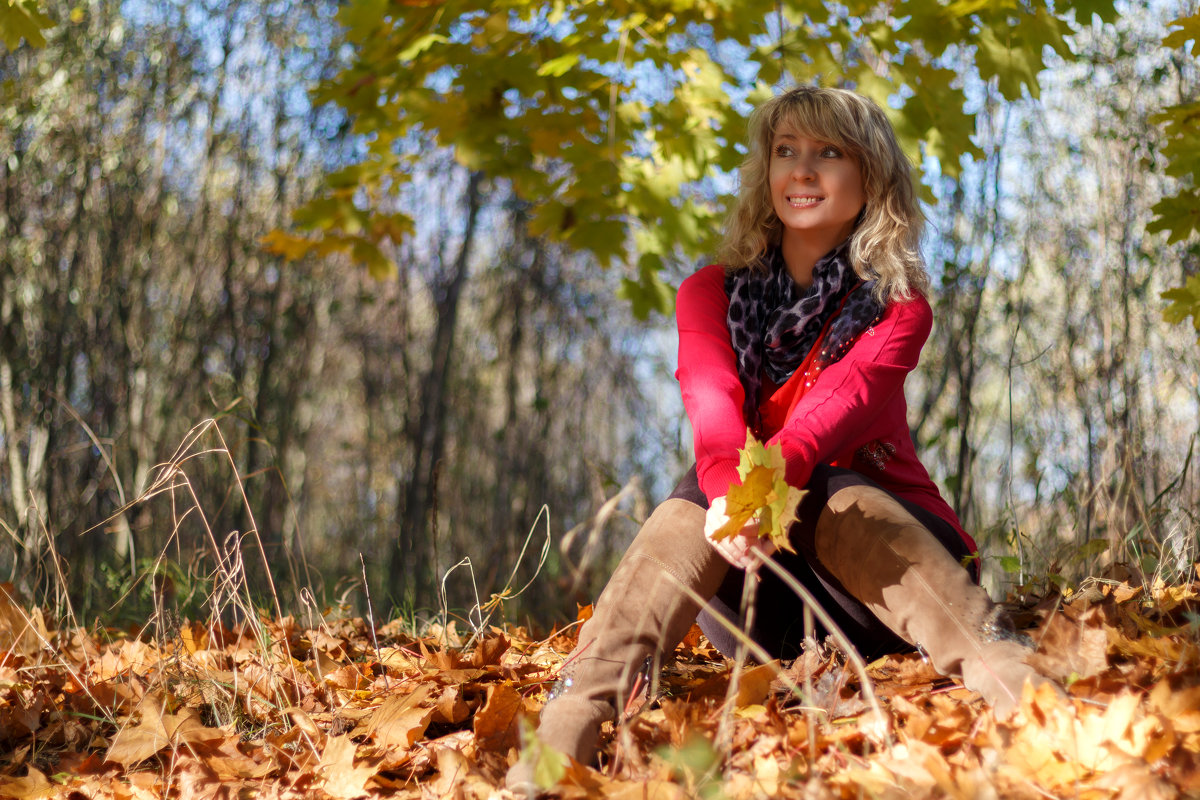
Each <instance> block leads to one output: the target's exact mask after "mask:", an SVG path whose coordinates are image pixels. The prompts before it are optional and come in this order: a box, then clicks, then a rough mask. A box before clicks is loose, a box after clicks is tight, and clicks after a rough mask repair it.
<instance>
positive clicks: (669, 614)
mask: <svg viewBox="0 0 1200 800" xmlns="http://www.w3.org/2000/svg"><path fill="white" fill-rule="evenodd" d="M704 518H705V510H704V509H703V508H701V507H700V506H698V505H695V504H694V503H690V502H688V501H687V500H682V499H678V498H673V499H670V500H667V501H666V502H664V503H663V504H662V505H660V506H658V508H656V509H655V510H654V513H653V514H651V515H650V518H649V519H648V520H647V521H646V524H645V525H643V526H642V529H641V531H640V532H639V533H638V535H637V537H636V538H635V539H634V541H633V544H632V545H630V547H629V550H628V551H626V553H625V555H624V557H623V558H622V559H621V562H620V564H619V565H618V566H617V569H616V571H615V572H614V573H613V576H612V578H610V579H609V582H608V585H607V586H606V587H605V589H604V591H603V592H602V593H601V595H600V599H599V600H597V601H596V605H595V610H594V613H593V615H592V617H591V619H589V620H588V621H587V622H585V623H584V625H583V628H582V630H581V631H580V633H579V642H578V644H577V645H576V647H575V650H574V652H572V654H571V656H570V658H569V659H568V662H567V665H566V666H565V667H564V669H563V675H564V681H563V682H564V684H568V683H569V685H568V686H566V688H565V689H564V690H563V692H562V693H561V694H560V695H559V696H558V697H556V698H555V699H553V700H551V701H550V702H549V703H547V704H546V707H545V708H544V709H543V710H542V714H541V720H540V723H539V725H538V731H537V735H538V738H539V739H541V740H542V742H544V743H545V744H547V745H549V746H550V747H553V748H554V749H555V750H559V751H561V752H564V753H566V754H568V755H570V756H571V757H573V758H574V759H575V760H576V761H580V762H582V763H584V764H587V763H589V762H590V761H591V760H592V758H593V757H594V755H595V750H596V742H597V739H598V737H599V733H600V726H601V725H602V724H603V723H604V722H605V721H606V720H610V719H613V718H614V716H615V715H616V713H617V711H618V710H619V709H621V708H623V707H624V704H625V701H626V699H627V695H628V693H629V691H630V689H631V686H632V684H633V682H634V677H635V675H636V674H637V673H638V672H639V671H640V670H641V669H642V667H643V664H644V663H645V661H646V659H647V658H649V659H651V663H652V666H653V667H657V666H658V663H659V662H661V659H662V657H663V656H664V655H666V654H669V653H671V652H672V651H674V649H675V646H676V645H677V644H679V642H680V641H681V640H682V639H683V637H684V635H685V634H686V633H687V632H688V629H689V628H690V627H691V624H692V622H694V621H695V619H696V614H697V612H698V611H699V606H698V605H697V603H695V602H694V601H693V600H691V599H690V598H689V597H688V596H687V594H686V593H684V592H683V591H682V590H680V588H679V585H680V584H681V585H683V586H686V587H688V588H690V589H691V590H692V591H694V592H695V593H696V594H697V595H699V596H700V597H704V598H707V597H711V596H712V595H713V593H715V592H716V590H717V587H718V586H719V585H720V583H721V579H722V578H723V577H724V575H725V572H726V570H727V569H728V566H727V564H726V563H725V561H724V560H723V559H722V558H721V556H720V555H719V554H718V553H717V551H716V550H714V549H713V547H712V546H711V545H710V544H709V543H708V541H707V540H706V539H705V538H704ZM672 578H673V579H674V580H672ZM676 581H678V584H677V583H676Z"/></svg>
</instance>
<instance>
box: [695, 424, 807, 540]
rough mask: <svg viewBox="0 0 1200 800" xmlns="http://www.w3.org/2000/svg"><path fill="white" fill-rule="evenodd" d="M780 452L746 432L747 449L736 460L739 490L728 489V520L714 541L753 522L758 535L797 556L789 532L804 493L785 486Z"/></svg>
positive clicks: (779, 449) (719, 529) (726, 498)
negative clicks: (756, 525)
mask: <svg viewBox="0 0 1200 800" xmlns="http://www.w3.org/2000/svg"><path fill="white" fill-rule="evenodd" d="M786 467H787V464H786V462H785V461H784V459H783V448H782V447H780V446H779V445H778V444H773V445H771V446H770V447H766V446H764V445H763V443H762V442H760V441H758V439H757V438H755V436H754V434H753V433H751V432H750V431H746V446H745V447H743V448H742V450H741V454H740V457H739V459H738V475H740V476H741V477H742V483H741V485H740V486H731V487H729V492H728V493H727V494H726V495H725V513H726V514H728V515H729V520H728V521H727V522H726V523H725V524H724V525H722V526H721V527H720V528H718V529H717V530H716V532H715V533H713V538H714V539H724V538H726V537H729V536H736V535H737V534H738V533H740V532H741V530H742V528H744V527H745V526H746V525H747V524H748V523H749V522H750V521H751V520H752V519H754V520H757V521H758V535H759V536H760V537H762V538H766V539H770V540H771V541H772V542H773V543H774V544H775V546H776V547H778V548H779V549H780V550H787V551H788V552H789V553H794V552H796V550H795V548H794V547H792V544H791V542H789V541H788V535H787V532H788V528H789V527H791V524H792V523H793V522H795V521H796V507H797V506H799V505H800V500H801V498H803V497H804V492H803V491H801V490H800V489H797V488H796V487H794V486H790V485H788V482H787V480H786V478H785V477H784V476H785V472H786Z"/></svg>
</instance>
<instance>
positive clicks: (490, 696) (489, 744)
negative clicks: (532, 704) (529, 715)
mask: <svg viewBox="0 0 1200 800" xmlns="http://www.w3.org/2000/svg"><path fill="white" fill-rule="evenodd" d="M523 707H524V701H523V700H522V699H521V695H520V694H519V693H518V692H517V690H516V689H514V688H512V687H511V686H509V685H508V684H506V683H498V684H494V685H492V686H490V687H488V693H487V702H485V703H484V704H483V708H481V709H479V711H477V712H476V713H475V738H476V740H477V741H478V742H479V746H480V747H482V748H486V749H489V750H501V751H503V750H507V749H508V748H510V747H514V746H515V745H516V744H517V741H518V739H519V735H518V734H519V732H518V729H517V720H518V719H519V715H520V712H521V710H522V708H523Z"/></svg>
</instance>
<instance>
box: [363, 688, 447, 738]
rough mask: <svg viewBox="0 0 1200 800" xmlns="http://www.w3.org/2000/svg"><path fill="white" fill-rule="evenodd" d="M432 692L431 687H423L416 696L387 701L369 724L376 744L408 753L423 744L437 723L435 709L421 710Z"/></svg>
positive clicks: (395, 697) (397, 697) (399, 696)
mask: <svg viewBox="0 0 1200 800" xmlns="http://www.w3.org/2000/svg"><path fill="white" fill-rule="evenodd" d="M430 691H431V687H430V685H429V684H422V685H421V686H420V687H418V688H417V690H416V691H414V692H413V693H412V694H408V695H394V696H392V697H389V698H388V699H387V700H385V701H384V703H383V705H381V706H380V707H379V710H378V711H376V712H375V713H374V714H373V715H371V719H370V722H369V723H368V730H369V732H370V733H371V734H372V735H373V736H374V739H375V742H376V743H377V744H379V745H380V746H382V747H387V748H392V747H397V748H404V749H407V748H409V747H412V746H413V745H414V744H416V743H417V742H418V741H420V740H421V738H422V737H423V736H424V735H425V729H426V728H428V727H429V722H430V721H431V720H432V719H433V709H432V708H421V706H420V704H421V703H423V702H424V701H425V699H426V698H427V697H428V696H429V693H430Z"/></svg>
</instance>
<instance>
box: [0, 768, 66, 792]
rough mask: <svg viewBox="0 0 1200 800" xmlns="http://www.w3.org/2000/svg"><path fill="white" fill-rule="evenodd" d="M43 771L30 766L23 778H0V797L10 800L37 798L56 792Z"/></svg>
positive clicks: (55, 788)
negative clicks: (9, 799)
mask: <svg viewBox="0 0 1200 800" xmlns="http://www.w3.org/2000/svg"><path fill="white" fill-rule="evenodd" d="M58 789H59V787H57V786H55V785H54V784H53V783H51V782H50V780H49V779H48V778H47V777H46V776H45V774H44V773H42V772H40V771H39V770H37V769H35V768H34V767H30V768H29V771H28V772H27V773H26V775H25V777H23V778H0V797H9V798H12V800H37V798H41V797H49V796H50V795H51V794H54V793H56V792H58Z"/></svg>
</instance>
